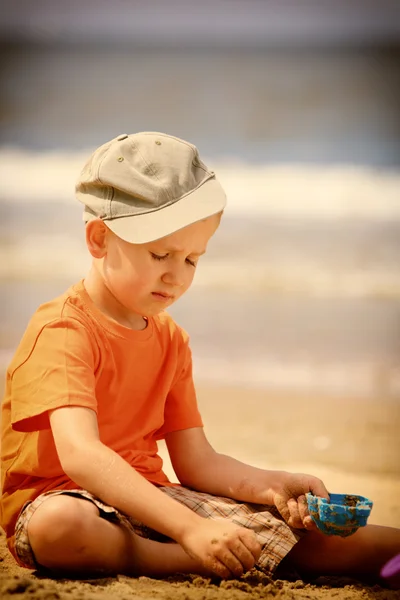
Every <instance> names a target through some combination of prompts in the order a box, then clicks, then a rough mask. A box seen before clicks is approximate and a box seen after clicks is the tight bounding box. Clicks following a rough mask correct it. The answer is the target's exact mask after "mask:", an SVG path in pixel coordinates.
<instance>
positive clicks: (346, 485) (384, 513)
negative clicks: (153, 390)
mask: <svg viewBox="0 0 400 600" xmlns="http://www.w3.org/2000/svg"><path fill="white" fill-rule="evenodd" d="M198 395H199V404H200V407H201V410H202V413H203V418H204V421H205V427H206V431H207V434H208V437H209V439H210V441H211V442H212V444H213V445H214V447H215V448H216V449H217V450H219V451H221V452H224V453H228V454H231V455H234V456H235V457H237V458H239V459H241V460H244V461H248V462H250V463H251V464H254V465H256V466H260V467H265V468H270V469H275V468H276V469H287V470H290V471H297V472H309V473H312V474H315V475H317V476H319V477H321V478H322V479H323V481H324V482H325V484H326V486H327V487H328V489H329V490H330V491H331V492H347V493H356V494H361V495H365V496H368V497H369V498H371V499H372V500H373V501H374V508H373V510H372V513H371V516H370V519H369V522H370V523H375V524H380V525H388V526H396V527H400V503H399V497H400V473H399V456H400V437H399V435H398V432H399V428H400V411H399V405H398V402H390V401H388V400H383V401H379V399H374V400H371V401H366V400H363V399H360V398H350V397H349V398H348V397H342V398H337V397H336V398H334V399H333V398H332V399H330V398H310V397H306V396H295V395H290V396H288V395H286V396H283V395H281V396H273V395H271V394H270V393H267V392H265V391H256V390H250V389H246V388H239V387H236V388H233V389H228V388H224V387H213V388H211V387H207V388H206V387H201V388H199V390H198ZM160 453H161V455H162V456H163V458H164V460H165V469H166V471H167V473H168V475H169V476H170V477H171V478H174V473H173V471H172V469H171V466H170V464H169V463H168V457H167V454H166V451H165V447H164V446H163V445H161V446H160ZM0 564H1V571H0V597H1V598H2V599H4V600H5V599H11V598H13V599H14V600H20V599H22V598H27V597H29V598H31V599H32V600H45V599H46V600H53V599H54V600H56V599H61V600H64V599H70V598H78V599H81V600H94V599H99V600H111V598H116V599H118V600H123V599H124V600H128V599H131V598H132V599H133V598H140V599H143V600H144V599H146V600H147V599H150V598H159V599H160V600H169V599H171V600H172V599H174V600H175V599H177V600H183V599H185V600H200V599H207V600H213V599H214V598H215V599H216V600H225V599H226V600H228V599H229V600H230V599H233V600H241V599H243V600H245V599H247V598H282V599H283V598H284V599H292V598H318V599H321V598H323V599H325V598H326V599H327V598H333V597H335V598H337V599H338V600H345V599H349V600H358V599H360V600H361V599H363V600H365V599H366V598H368V599H372V598H377V599H381V600H384V599H385V600H395V599H396V598H400V591H394V590H389V589H386V588H382V587H380V586H377V585H374V586H372V587H371V586H370V585H367V584H366V583H363V582H360V581H356V580H350V579H348V578H332V577H320V578H319V579H317V580H314V581H303V580H301V579H300V578H299V577H298V576H297V575H296V574H288V579H286V580H270V578H268V577H266V576H265V575H263V574H260V573H259V572H257V571H251V572H250V573H248V574H246V575H245V576H244V577H242V578H241V579H240V580H238V581H225V582H218V581H211V580H208V579H203V578H201V577H196V576H175V577H173V578H171V579H170V580H168V581H158V580H154V579H150V578H145V577H140V578H138V579H135V578H128V577H124V576H118V577H115V578H104V579H97V580H85V581H75V580H69V579H65V580H58V581H54V580H51V579H48V578H43V577H41V576H40V575H39V574H37V573H35V572H30V571H28V570H25V569H21V568H19V567H18V566H17V565H16V564H15V563H14V561H13V559H12V558H11V555H10V554H9V553H8V551H7V549H6V547H5V537H4V534H2V535H1V536H0Z"/></svg>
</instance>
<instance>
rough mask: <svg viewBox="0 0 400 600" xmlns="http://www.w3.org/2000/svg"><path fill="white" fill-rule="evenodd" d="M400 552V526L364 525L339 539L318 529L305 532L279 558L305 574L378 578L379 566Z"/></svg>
mask: <svg viewBox="0 0 400 600" xmlns="http://www.w3.org/2000/svg"><path fill="white" fill-rule="evenodd" d="M398 552H400V529H394V528H392V527H381V526H379V525H367V526H366V527H361V528H360V529H359V530H358V531H356V533H354V534H353V535H351V536H349V537H347V538H341V537H338V536H327V535H323V534H322V533H319V532H315V533H314V532H309V533H308V534H307V535H305V536H304V537H303V538H302V539H301V540H300V541H299V542H297V544H296V545H295V546H294V547H293V549H292V550H291V551H290V552H289V554H288V555H287V556H286V557H285V558H284V560H283V561H282V563H281V565H280V568H283V567H285V566H289V567H290V566H291V567H294V568H295V569H296V570H297V571H299V572H300V573H301V574H304V575H351V576H354V577H357V576H360V577H362V576H369V577H374V578H376V577H378V576H379V572H380V569H381V568H382V566H383V565H384V564H385V563H386V562H387V561H388V560H389V559H390V558H391V557H393V556H394V555H395V554H397V553H398Z"/></svg>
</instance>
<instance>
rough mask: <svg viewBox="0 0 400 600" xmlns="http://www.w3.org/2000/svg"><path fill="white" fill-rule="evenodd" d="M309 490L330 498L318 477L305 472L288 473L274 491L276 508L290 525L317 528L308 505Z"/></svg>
mask: <svg viewBox="0 0 400 600" xmlns="http://www.w3.org/2000/svg"><path fill="white" fill-rule="evenodd" d="M307 492H311V493H312V494H314V496H319V497H321V498H326V499H328V500H329V493H328V490H327V489H326V487H325V486H324V484H323V483H322V481H321V480H320V479H318V478H317V477H313V476H312V475H305V474H304V473H286V476H285V478H284V480H283V484H282V485H281V486H280V487H279V488H278V489H277V490H274V491H273V500H274V504H275V506H276V508H277V509H278V510H279V512H280V514H281V515H282V517H283V518H284V519H285V521H286V523H287V524H288V525H290V527H294V528H296V529H308V530H310V531H312V530H314V531H315V530H316V529H317V526H316V525H315V523H314V522H313V520H312V519H311V517H310V514H309V512H308V507H307V499H306V494H307Z"/></svg>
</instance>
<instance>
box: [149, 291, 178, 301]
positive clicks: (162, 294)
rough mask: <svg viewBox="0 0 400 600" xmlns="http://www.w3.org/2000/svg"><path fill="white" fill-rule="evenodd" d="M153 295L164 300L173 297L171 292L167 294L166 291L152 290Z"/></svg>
mask: <svg viewBox="0 0 400 600" xmlns="http://www.w3.org/2000/svg"><path fill="white" fill-rule="evenodd" d="M152 295H153V296H155V297H156V298H163V299H164V300H172V298H173V296H171V294H166V293H165V292H152Z"/></svg>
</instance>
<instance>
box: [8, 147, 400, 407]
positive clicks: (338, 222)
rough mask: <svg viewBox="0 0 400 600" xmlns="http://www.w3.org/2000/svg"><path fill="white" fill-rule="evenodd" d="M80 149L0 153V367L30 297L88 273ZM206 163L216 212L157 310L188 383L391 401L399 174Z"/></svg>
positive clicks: (398, 339) (34, 299) (398, 291)
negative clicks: (187, 351) (181, 357)
mask: <svg viewBox="0 0 400 600" xmlns="http://www.w3.org/2000/svg"><path fill="white" fill-rule="evenodd" d="M90 151H91V149H88V150H87V151H79V152H77V151H69V152H66V151H63V152H61V151H53V152H47V153H46V152H44V153H36V152H31V151H28V150H26V151H19V150H15V149H11V148H8V149H7V148H3V149H2V150H0V181H1V182H2V184H1V190H0V212H1V214H0V258H1V260H0V278H1V289H2V301H1V306H2V311H1V314H0V361H1V365H2V367H4V365H5V364H7V363H8V361H9V359H10V357H11V355H12V353H13V351H14V349H15V347H16V345H17V343H18V340H19V338H20V336H21V334H22V332H23V330H24V328H25V326H26V324H27V322H28V319H29V317H30V315H31V314H32V313H33V311H34V310H35V309H36V308H37V306H38V305H39V304H41V303H42V302H44V301H46V300H48V299H49V298H51V297H53V296H55V295H57V294H59V293H61V292H63V291H64V289H66V287H68V286H69V285H70V284H71V283H74V282H75V281H76V280H78V279H79V278H81V277H83V276H84V274H85V272H86V270H87V268H88V265H89V257H88V253H87V251H86V247H85V243H84V231H83V224H82V221H81V207H80V205H79V204H78V203H77V202H76V201H75V200H74V197H73V186H74V181H75V179H76V176H77V174H78V172H79V170H80V168H81V166H82V164H83V162H84V160H85V159H86V157H87V156H88V154H89V152H90ZM208 162H210V163H211V166H212V168H214V169H215V171H216V172H217V175H218V176H219V179H220V180H221V182H222V184H223V185H224V186H225V188H226V190H227V193H228V199H229V204H228V208H227V210H226V214H225V216H224V218H223V221H222V225H221V228H220V230H219V232H218V234H217V235H216V236H215V238H214V239H213V240H212V241H211V243H210V245H209V251H208V253H207V255H206V256H205V257H204V258H203V259H202V260H201V263H200V265H199V268H198V272H197V274H196V278H195V282H194V284H193V287H192V289H191V290H190V291H189V292H188V293H187V294H186V296H185V297H183V298H182V299H181V300H180V301H179V302H178V303H177V304H176V305H175V306H173V307H172V308H171V309H170V311H171V313H172V314H173V316H174V317H175V318H176V319H177V321H178V322H179V323H180V324H181V325H182V326H183V327H185V328H186V329H187V330H188V331H189V333H190V334H191V340H192V349H193V354H194V361H195V376H196V379H197V381H200V382H213V383H214V384H221V385H232V384H233V385H246V386H255V387H263V388H269V389H271V390H276V391H296V392H305V393H308V392H309V393H316V392H317V393H321V394H337V395H342V396H343V395H351V396H356V397H357V396H360V397H367V396H374V397H376V396H379V397H380V398H382V399H387V398H396V399H398V398H400V360H399V356H400V269H399V264H400V201H399V191H400V173H399V172H398V171H394V170H390V169H386V170H385V169H383V168H380V169H374V168H366V167H348V166H343V167H341V166H340V165H336V166H334V167H333V166H332V167H329V166H323V165H319V166H318V165H314V166H304V165H298V166H296V165H293V164H292V165H272V166H271V165H270V166H266V165H262V164H261V165H257V166H249V165H248V164H246V163H242V162H240V161H238V160H233V159H231V160H226V161H219V162H218V161H217V162H215V161H208ZM21 173H23V174H24V175H23V177H21Z"/></svg>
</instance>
